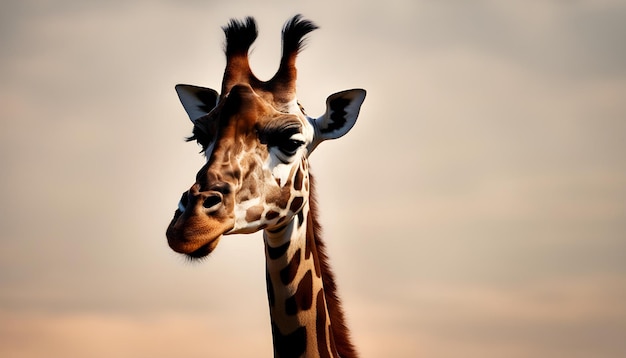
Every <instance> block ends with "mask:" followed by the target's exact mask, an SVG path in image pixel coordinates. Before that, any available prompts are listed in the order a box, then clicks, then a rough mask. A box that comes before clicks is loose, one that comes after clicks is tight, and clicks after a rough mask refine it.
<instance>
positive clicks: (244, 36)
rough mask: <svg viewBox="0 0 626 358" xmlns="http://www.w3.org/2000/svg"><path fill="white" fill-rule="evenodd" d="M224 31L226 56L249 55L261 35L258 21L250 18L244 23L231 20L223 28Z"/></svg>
mask: <svg viewBox="0 0 626 358" xmlns="http://www.w3.org/2000/svg"><path fill="white" fill-rule="evenodd" d="M222 30H224V34H225V35H226V43H225V46H224V51H225V52H226V56H231V55H240V54H247V53H248V50H249V49H250V46H251V45H252V43H253V42H254V41H255V40H256V38H257V36H258V34H259V33H258V31H257V27H256V21H255V20H254V18H253V17H250V16H248V17H246V18H245V19H244V20H243V21H240V20H237V19H231V20H230V22H229V23H228V25H226V26H224V27H222Z"/></svg>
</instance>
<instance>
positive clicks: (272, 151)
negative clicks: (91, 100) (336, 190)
mask: <svg viewBox="0 0 626 358" xmlns="http://www.w3.org/2000/svg"><path fill="white" fill-rule="evenodd" d="M316 28H317V27H316V26H315V25H314V24H313V23H312V22H310V21H307V20H304V19H302V18H301V17H300V16H299V15H298V16H295V17H294V18H292V19H291V20H289V21H288V22H287V23H286V24H285V26H284V28H283V51H282V58H281V61H280V67H279V69H278V71H277V73H276V74H275V75H274V76H273V77H272V78H271V79H270V80H269V81H260V80H259V79H257V78H256V77H255V76H254V74H253V73H252V71H251V70H250V66H249V63H248V51H249V48H250V45H251V44H252V43H253V42H254V40H255V39H256V37H257V30H256V24H255V22H254V19H252V18H250V17H248V18H246V19H245V21H243V22H240V21H236V20H231V22H230V23H229V25H228V26H226V27H224V32H225V34H226V46H225V52H226V59H227V64H226V70H225V71H224V79H223V82H222V89H221V94H218V93H217V92H216V91H214V90H212V89H208V88H202V87H196V86H190V85H178V86H176V91H177V93H178V96H179V98H180V100H181V102H182V104H183V107H184V108H185V110H186V112H187V114H188V115H189V117H190V119H191V121H192V122H193V124H194V127H193V136H192V137H191V138H190V140H196V141H197V142H198V144H200V145H201V146H202V149H203V153H204V154H205V156H206V164H205V165H204V166H203V167H202V168H201V169H200V171H198V173H197V174H196V178H195V182H194V183H193V185H191V188H190V189H189V190H187V191H185V192H184V193H183V195H182V198H181V200H180V202H179V204H178V209H177V210H176V212H175V214H174V218H173V219H172V221H171V223H170V224H169V227H168V229H167V239H168V243H169V245H170V247H171V248H172V249H173V250H174V251H176V252H179V253H183V254H186V255H188V256H189V257H192V258H193V257H203V256H206V255H207V254H209V253H210V252H211V251H213V250H214V249H215V247H216V245H217V243H218V241H219V239H220V238H221V237H222V235H224V234H241V233H252V232H255V231H259V230H262V229H267V230H275V229H277V228H279V227H282V226H284V225H286V224H287V223H289V222H290V221H291V219H292V218H293V217H294V215H297V214H298V213H299V212H300V211H301V209H302V208H303V207H304V206H305V205H306V204H307V202H308V198H309V174H308V156H309V154H310V153H311V152H312V151H313V150H314V149H315V148H316V147H317V145H318V144H320V143H321V142H323V141H324V140H328V139H335V138H339V137H341V136H343V135H344V134H345V133H347V132H348V131H349V130H350V129H351V128H352V126H353V125H354V123H355V122H356V119H357V116H358V114H359V110H360V107H361V104H362V103H363V100H364V99H365V91H364V90H362V89H352V90H347V91H343V92H339V93H335V94H333V95H331V96H329V97H328V99H327V100H326V107H327V108H326V112H325V113H324V114H323V115H322V116H320V117H318V118H311V117H308V116H307V115H306V114H305V113H304V110H303V109H302V107H301V106H300V104H299V103H298V101H297V99H296V93H295V92H296V90H295V82H296V68H295V59H296V56H297V54H298V52H299V51H300V50H301V48H302V44H303V40H304V36H305V35H306V34H308V33H309V32H311V31H313V30H314V29H316Z"/></svg>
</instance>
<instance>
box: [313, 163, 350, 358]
mask: <svg viewBox="0 0 626 358" xmlns="http://www.w3.org/2000/svg"><path fill="white" fill-rule="evenodd" d="M309 187H310V193H309V210H310V211H309V217H310V220H311V225H307V229H308V230H309V232H308V233H307V235H313V238H314V242H315V246H316V248H317V256H318V259H319V265H320V270H321V271H322V282H323V284H324V294H325V295H326V305H327V307H328V315H329V316H330V321H331V322H332V325H331V329H332V338H333V339H334V341H335V346H336V348H337V352H338V353H339V356H340V357H342V358H349V357H356V356H357V352H356V348H355V347H354V344H353V343H352V339H351V336H350V332H349V329H348V325H347V322H346V319H345V314H344V311H343V307H342V306H341V302H340V300H339V295H338V293H337V285H336V283H335V275H334V273H333V272H332V270H331V267H330V264H329V260H328V255H327V253H326V244H325V243H324V241H323V240H322V227H321V225H320V223H319V219H318V215H317V195H316V192H315V182H314V179H313V175H312V174H311V173H309Z"/></svg>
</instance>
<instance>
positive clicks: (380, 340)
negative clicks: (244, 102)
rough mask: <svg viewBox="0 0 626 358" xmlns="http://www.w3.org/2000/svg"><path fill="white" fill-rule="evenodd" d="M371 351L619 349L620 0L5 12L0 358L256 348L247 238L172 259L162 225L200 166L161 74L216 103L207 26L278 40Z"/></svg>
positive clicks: (358, 325)
mask: <svg viewBox="0 0 626 358" xmlns="http://www.w3.org/2000/svg"><path fill="white" fill-rule="evenodd" d="M296 13H303V14H304V15H305V16H306V17H307V18H310V19H312V20H314V21H315V22H317V23H318V24H319V25H320V27H321V29H320V30H318V31H315V32H314V33H312V34H311V36H310V41H309V45H308V47H307V48H306V50H305V51H304V52H303V53H302V54H301V56H300V58H299V61H298V67H299V69H300V71H299V74H300V77H299V81H298V88H299V98H300V100H301V102H302V103H303V105H304V106H305V108H306V109H307V111H308V112H309V113H310V114H311V115H319V114H321V113H322V112H323V111H324V101H325V98H326V97H327V96H328V95H330V94H331V93H334V92H337V91H340V90H343V89H347V88H353V87H363V88H366V89H367V90H368V97H367V99H366V101H365V104H364V106H363V108H362V112H361V116H360V118H359V121H358V122H357V125H356V126H355V128H354V129H353V131H352V132H351V133H349V135H347V136H346V137H344V138H342V139H341V140H338V141H335V142H332V143H331V142H329V143H325V144H324V145H322V146H321V147H320V148H319V149H318V150H317V151H316V152H315V153H314V154H313V156H312V159H311V163H312V166H313V171H314V172H315V173H316V174H317V179H318V184H319V187H318V193H319V194H320V198H319V199H320V204H321V210H322V213H321V217H322V221H323V223H324V228H325V236H326V238H327V241H328V247H329V252H330V256H331V259H332V263H333V265H334V268H335V271H336V274H337V276H338V280H339V286H340V292H341V294H342V297H343V300H344V305H345V309H346V311H347V314H348V317H349V323H350V326H351V327H352V330H353V334H354V338H355V341H356V343H357V345H358V347H359V349H360V351H361V352H362V354H363V356H364V357H420V356H421V357H481V358H491V357H493V358H501V357H509V358H510V357H513V358H515V357H568V358H572V357H574V358H575V357H624V356H626V156H625V153H626V41H625V37H626V2H624V1H617V0H616V1H609V0H607V1H565V0H562V1H506V2H505V1H495V0H494V1H471V2H470V1H463V2H462V1H416V0H386V1H370V2H357V1H338V0H316V1H306V2H305V1H250V2H244V1H235V0H231V1H200V0H196V1H174V0H171V1H165V0H163V1H144V2H141V1H134V2H131V1H111V0H107V1H100V2H98V1H71V0H65V1H63V0H61V1H43V0H41V1H34V0H27V1H3V2H2V4H1V5H0V116H1V117H0V118H1V122H0V203H1V205H0V229H1V233H0V356H2V357H53V358H55V357H63V358H68V357H70V358H71V357H96V358H98V357H146V358H147V357H157V358H158V357H163V358H165V357H179V356H185V357H190V358H193V357H271V356H272V348H271V334H270V325H269V313H268V308H267V301H266V294H265V273H264V256H263V244H262V239H261V236H260V235H259V234H255V235H252V236H232V237H227V238H225V239H224V240H222V241H221V243H220V246H219V247H218V249H217V250H216V251H215V252H214V254H213V255H212V256H211V257H210V258H209V259H207V260H205V261H204V262H201V263H199V264H190V263H188V262H186V261H185V259H183V258H182V257H180V256H178V255H176V254H174V253H173V252H172V251H171V250H169V248H168V247H167V244H166V240H165V234H164V233H165V228H166V226H167V224H168V222H169V220H170V219H171V216H172V215H173V212H174V209H175V208H176V204H177V202H178V199H179V197H180V194H181V193H182V192H183V190H185V189H187V188H189V186H190V185H191V184H192V182H193V179H194V176H195V173H196V171H197V170H198V169H199V168H200V166H201V165H202V162H203V159H202V157H201V156H200V155H198V154H197V153H198V150H199V148H198V147H197V146H195V145H194V144H191V143H184V141H183V138H184V137H185V136H187V135H189V134H190V133H191V124H190V122H189V121H188V119H187V116H186V114H185V112H184V111H183V109H182V107H181V106H180V104H179V103H178V99H177V97H176V94H175V92H174V85H175V84H176V83H180V82H182V83H191V84H196V85H201V86H207V87H213V88H219V86H220V81H221V78H222V73H223V68H224V62H225V61H224V56H223V54H222V41H223V34H222V31H221V29H220V27H221V26H222V25H224V24H226V23H227V21H228V20H229V19H230V18H231V17H237V18H242V17H244V16H246V15H253V16H255V17H256V19H257V21H258V23H259V28H260V35H259V39H258V41H257V43H256V44H255V46H254V48H255V49H254V52H253V54H252V57H251V62H252V68H253V70H254V71H255V73H256V74H257V75H258V76H259V77H261V78H264V79H267V78H269V77H270V76H271V75H272V74H273V73H274V71H275V70H276V68H277V66H278V60H279V54H280V29H281V27H282V24H283V23H284V21H285V20H287V19H288V18H289V17H291V16H292V15H294V14H296Z"/></svg>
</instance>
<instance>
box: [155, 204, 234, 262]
mask: <svg viewBox="0 0 626 358" xmlns="http://www.w3.org/2000/svg"><path fill="white" fill-rule="evenodd" d="M190 211H191V210H188V211H186V212H181V211H180V210H176V212H175V214H174V218H173V219H172V221H171V222H170V224H169V226H168V228H167V231H166V236H167V243H168V245H169V246H170V248H171V249H172V250H174V251H175V252H178V253H180V254H184V255H186V256H187V257H189V258H191V259H196V258H202V257H205V256H207V255H209V254H210V253H211V252H212V251H213V250H215V248H216V247H217V244H218V243H219V241H220V238H221V237H222V234H224V233H225V232H226V231H228V230H229V229H230V228H231V225H228V224H226V225H224V224H225V223H222V222H220V221H219V220H214V219H211V218H209V217H206V216H202V215H193V214H191V213H190Z"/></svg>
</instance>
